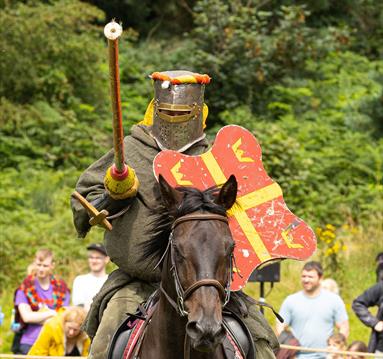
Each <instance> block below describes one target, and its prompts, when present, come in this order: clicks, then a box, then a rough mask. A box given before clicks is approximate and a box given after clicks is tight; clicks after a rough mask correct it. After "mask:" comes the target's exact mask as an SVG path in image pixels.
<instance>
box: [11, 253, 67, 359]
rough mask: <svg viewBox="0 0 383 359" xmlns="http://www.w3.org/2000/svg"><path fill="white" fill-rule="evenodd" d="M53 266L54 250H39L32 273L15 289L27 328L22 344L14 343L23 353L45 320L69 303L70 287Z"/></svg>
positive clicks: (22, 337)
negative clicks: (57, 274) (54, 271)
mask: <svg viewBox="0 0 383 359" xmlns="http://www.w3.org/2000/svg"><path fill="white" fill-rule="evenodd" d="M53 269H54V258H53V253H52V252H51V251H50V250H49V249H40V250H38V251H37V253H36V257H35V262H34V271H33V273H32V274H30V275H28V276H27V277H26V278H25V279H24V281H23V282H22V284H21V285H20V287H19V288H18V289H17V291H16V295H15V309H16V311H17V312H18V313H17V316H18V317H20V319H21V321H22V325H23V327H24V328H23V333H22V335H21V336H20V344H18V345H16V346H15V351H16V350H17V352H18V353H20V354H27V353H28V351H29V349H30V348H31V346H32V345H33V343H34V342H35V340H36V339H37V337H38V335H39V333H40V330H41V328H42V325H43V324H44V323H45V321H46V320H48V319H50V318H52V317H54V316H55V315H56V314H57V311H58V310H59V309H60V308H61V307H63V306H67V305H68V304H69V299H70V298H69V296H70V295H69V290H68V288H67V286H66V284H65V282H64V281H63V280H62V279H59V278H57V277H56V276H54V275H53ZM15 354H16V353H15Z"/></svg>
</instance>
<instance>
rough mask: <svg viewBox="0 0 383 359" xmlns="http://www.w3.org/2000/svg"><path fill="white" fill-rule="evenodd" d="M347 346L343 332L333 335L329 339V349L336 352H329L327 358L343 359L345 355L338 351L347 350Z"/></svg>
mask: <svg viewBox="0 0 383 359" xmlns="http://www.w3.org/2000/svg"><path fill="white" fill-rule="evenodd" d="M346 347H347V340H346V337H345V336H344V335H343V334H341V333H336V334H333V335H331V337H330V338H328V339H327V349H328V350H331V351H333V352H334V353H329V354H327V359H342V358H343V355H341V354H337V353H336V352H337V351H345V350H346Z"/></svg>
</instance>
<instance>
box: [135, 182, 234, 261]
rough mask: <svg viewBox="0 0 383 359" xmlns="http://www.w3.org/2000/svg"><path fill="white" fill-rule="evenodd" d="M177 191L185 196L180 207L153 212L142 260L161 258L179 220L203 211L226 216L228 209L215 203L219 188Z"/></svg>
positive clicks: (160, 208)
mask: <svg viewBox="0 0 383 359" xmlns="http://www.w3.org/2000/svg"><path fill="white" fill-rule="evenodd" d="M176 190H177V191H179V192H182V193H183V194H184V197H183V199H182V202H181V203H180V205H179V206H178V207H176V208H166V207H165V206H164V205H161V206H160V207H158V208H155V209H153V210H152V213H151V217H152V221H151V223H150V226H149V227H150V228H152V229H151V230H150V231H149V232H148V235H149V239H148V240H147V241H145V242H143V243H142V244H141V246H142V249H143V251H142V252H143V254H142V256H141V259H142V260H149V261H158V260H159V259H160V258H161V256H162V255H163V254H164V252H165V250H166V247H167V245H168V242H169V236H170V233H171V228H172V224H173V222H174V221H175V220H176V219H177V218H179V217H182V216H184V215H186V214H189V213H192V212H196V211H201V210H202V211H206V212H209V213H214V214H220V215H222V216H226V209H225V208H224V207H223V206H221V205H219V204H217V203H215V202H214V200H215V199H216V198H217V195H218V193H219V190H220V188H219V187H218V186H214V187H211V188H208V189H206V190H204V191H200V190H198V189H196V188H192V187H177V188H176Z"/></svg>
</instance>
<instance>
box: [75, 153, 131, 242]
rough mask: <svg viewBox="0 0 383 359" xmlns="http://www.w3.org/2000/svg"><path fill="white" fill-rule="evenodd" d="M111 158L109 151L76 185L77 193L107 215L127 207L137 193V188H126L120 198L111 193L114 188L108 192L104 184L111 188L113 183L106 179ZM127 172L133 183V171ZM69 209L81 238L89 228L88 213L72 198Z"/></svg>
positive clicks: (118, 195)
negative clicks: (129, 173)
mask: <svg viewBox="0 0 383 359" xmlns="http://www.w3.org/2000/svg"><path fill="white" fill-rule="evenodd" d="M113 158H114V152H113V151H109V152H108V153H107V154H106V155H104V156H103V157H101V158H100V159H99V160H98V161H96V162H95V163H93V164H92V165H91V166H90V167H88V168H87V169H86V170H85V172H84V173H83V174H82V175H81V176H80V178H79V180H78V182H77V184H76V191H77V192H79V193H80V194H81V195H82V196H83V197H85V198H86V200H87V201H88V202H90V203H91V204H92V205H93V206H94V207H96V209H97V210H98V211H101V210H103V209H105V210H107V211H108V213H109V215H113V214H116V213H118V212H119V211H120V210H122V209H123V208H126V207H128V206H129V205H130V203H131V202H132V201H133V199H134V197H135V194H136V192H137V188H136V189H135V190H134V189H133V190H132V188H128V189H127V190H125V193H124V194H126V196H124V195H122V196H121V194H117V195H116V194H115V193H114V192H113V190H116V189H115V188H112V190H111V191H110V190H108V189H107V188H106V187H105V183H106V185H107V186H108V185H109V186H110V185H112V186H113V183H110V178H109V177H108V173H110V169H111V167H112V165H113ZM129 170H131V173H132V175H134V181H133V182H134V183H135V180H136V177H135V174H134V170H132V169H131V168H129ZM108 179H109V182H108ZM112 180H113V179H112ZM117 190H119V189H117ZM116 197H117V198H118V199H117V198H116ZM122 197H123V198H122ZM71 207H72V212H73V221H74V225H75V227H76V230H77V233H78V235H79V237H82V238H83V237H85V236H86V234H87V233H88V231H89V230H90V228H91V225H90V224H89V219H90V216H89V213H88V211H87V210H86V209H85V208H84V207H83V206H82V205H81V203H80V202H79V201H78V200H77V199H76V198H74V197H72V198H71Z"/></svg>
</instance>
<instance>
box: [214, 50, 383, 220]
mask: <svg viewBox="0 0 383 359" xmlns="http://www.w3.org/2000/svg"><path fill="white" fill-rule="evenodd" d="M356 64H358V66H356ZM306 70H307V74H309V76H310V77H307V78H300V79H299V80H292V79H288V78H287V79H286V80H285V82H284V83H283V84H281V85H276V86H274V87H271V88H270V89H269V93H270V102H269V103H268V106H267V107H268V112H267V113H265V114H264V116H262V117H260V116H254V115H253V114H252V113H251V112H250V110H249V109H248V108H247V107H241V108H238V109H236V110H235V111H225V112H223V113H222V114H221V118H222V120H223V121H224V122H225V123H228V124H229V123H236V124H242V125H244V126H245V127H247V128H249V129H251V130H253V131H254V133H255V135H256V136H257V137H258V138H259V139H260V141H261V143H262V147H263V151H264V153H263V159H264V162H265V165H266V168H267V169H268V171H269V173H271V175H272V176H273V177H274V178H275V180H276V181H277V182H278V183H280V184H281V186H282V188H283V189H284V191H285V196H286V201H287V203H288V204H289V206H291V208H292V210H293V211H294V212H297V213H298V214H299V215H301V216H302V217H303V218H306V219H309V220H310V222H311V223H314V224H316V225H319V224H326V223H329V222H330V223H335V224H337V225H341V224H343V223H344V222H347V221H349V220H353V221H361V222H363V221H364V220H366V219H368V218H370V217H371V216H373V215H374V213H378V212H379V208H382V206H383V186H382V179H383V160H382V159H383V141H382V139H380V140H375V139H374V138H373V137H372V136H371V132H373V129H374V118H371V117H370V116H369V115H368V113H366V112H365V111H364V110H365V108H366V106H367V105H368V104H370V103H373V104H375V102H376V100H377V99H379V98H380V97H381V96H382V85H381V84H380V83H379V82H378V81H377V80H376V79H378V78H379V76H380V75H381V73H382V63H380V62H379V63H375V62H369V61H368V60H367V59H365V58H362V57H360V56H358V55H355V54H352V53H341V54H333V53H331V54H329V55H328V56H327V57H326V58H325V59H324V60H323V61H322V62H320V64H318V65H317V64H314V63H313V62H311V61H309V62H308V63H307V65H306ZM380 106H381V105H380ZM379 110H380V111H381V108H380V109H379ZM275 118H278V120H275ZM367 129H369V132H370V133H369V132H367ZM376 136H378V133H376Z"/></svg>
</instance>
